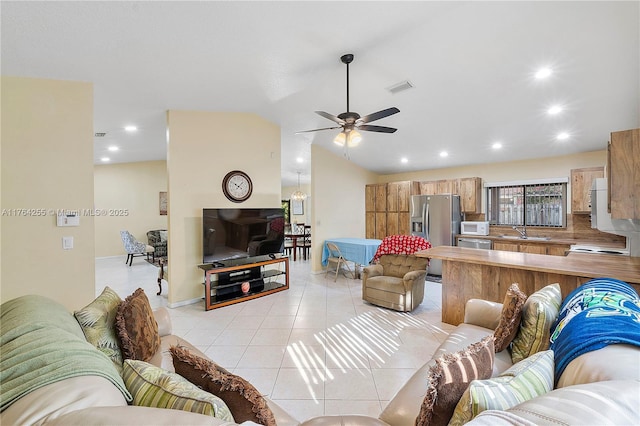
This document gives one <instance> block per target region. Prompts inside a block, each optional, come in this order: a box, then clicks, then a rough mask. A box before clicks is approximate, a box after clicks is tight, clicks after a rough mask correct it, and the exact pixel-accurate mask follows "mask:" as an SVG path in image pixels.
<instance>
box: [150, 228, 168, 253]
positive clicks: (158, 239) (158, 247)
mask: <svg viewBox="0 0 640 426" xmlns="http://www.w3.org/2000/svg"><path fill="white" fill-rule="evenodd" d="M167 235H168V234H167V230H166V229H156V230H153V231H149V232H147V240H148V241H149V245H150V246H151V247H153V248H154V250H155V255H156V256H157V257H164V256H166V255H167V239H168V237H167Z"/></svg>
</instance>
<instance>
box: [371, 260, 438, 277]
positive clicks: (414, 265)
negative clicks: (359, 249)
mask: <svg viewBox="0 0 640 426" xmlns="http://www.w3.org/2000/svg"><path fill="white" fill-rule="evenodd" d="M380 265H382V267H383V269H384V275H387V276H391V277H396V278H402V277H404V275H405V274H406V273H407V272H409V271H426V270H427V266H429V259H427V258H424V257H416V256H414V255H406V254H385V255H383V256H381V257H380Z"/></svg>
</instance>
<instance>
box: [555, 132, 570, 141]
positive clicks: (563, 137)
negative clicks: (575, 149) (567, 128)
mask: <svg viewBox="0 0 640 426" xmlns="http://www.w3.org/2000/svg"><path fill="white" fill-rule="evenodd" d="M556 139H558V140H559V141H564V140H567V139H569V133H567V132H562V133H558V136H556Z"/></svg>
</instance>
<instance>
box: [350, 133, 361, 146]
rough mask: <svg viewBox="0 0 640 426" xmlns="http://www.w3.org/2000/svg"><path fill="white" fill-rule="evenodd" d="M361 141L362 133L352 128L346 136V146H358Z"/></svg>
mask: <svg viewBox="0 0 640 426" xmlns="http://www.w3.org/2000/svg"><path fill="white" fill-rule="evenodd" d="M360 142H362V135H361V134H360V133H359V132H357V131H356V130H352V131H350V132H349V136H348V138H347V146H348V147H350V148H351V147H354V146H358V144H359V143H360Z"/></svg>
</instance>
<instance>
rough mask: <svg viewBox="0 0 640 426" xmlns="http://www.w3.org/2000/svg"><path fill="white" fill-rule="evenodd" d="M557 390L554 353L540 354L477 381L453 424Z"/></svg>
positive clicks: (458, 410)
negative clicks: (502, 371)
mask: <svg viewBox="0 0 640 426" xmlns="http://www.w3.org/2000/svg"><path fill="white" fill-rule="evenodd" d="M552 389H553V351H543V352H538V353H536V354H534V355H532V356H530V357H529V358H527V359H525V360H523V361H520V362H519V363H517V364H515V365H514V366H513V367H511V368H509V369H508V370H507V371H505V372H504V373H502V374H501V375H499V376H498V377H494V378H491V379H488V380H474V381H472V382H471V384H470V385H469V387H468V388H467V390H466V391H465V392H464V394H462V397H461V398H460V401H459V402H458V405H456V409H455V411H454V413H453V417H452V418H451V422H450V423H449V425H454V426H456V425H463V424H465V423H467V422H469V421H471V420H472V419H473V418H474V417H475V416H477V415H478V414H480V413H481V412H482V411H485V410H507V409H509V408H511V407H515V406H516V405H518V404H520V403H522V402H525V401H528V400H530V399H533V398H535V397H537V396H540V395H544V394H546V393H547V392H550V391H551V390H552Z"/></svg>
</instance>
